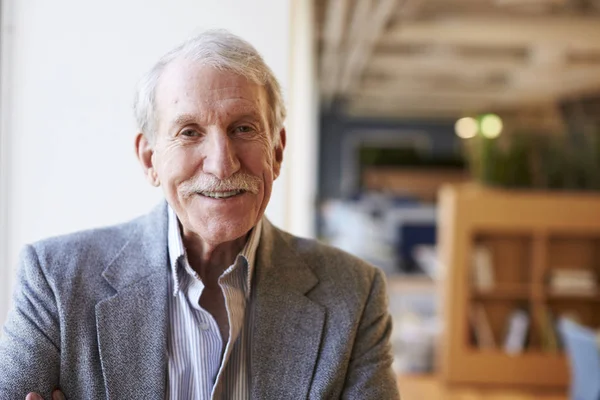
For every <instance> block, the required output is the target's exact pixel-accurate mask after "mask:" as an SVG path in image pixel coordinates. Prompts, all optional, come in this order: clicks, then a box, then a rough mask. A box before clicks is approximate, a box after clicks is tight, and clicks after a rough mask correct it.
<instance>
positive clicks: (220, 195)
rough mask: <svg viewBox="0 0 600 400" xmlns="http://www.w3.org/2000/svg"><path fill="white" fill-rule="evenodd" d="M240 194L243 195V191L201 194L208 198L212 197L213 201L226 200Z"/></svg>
mask: <svg viewBox="0 0 600 400" xmlns="http://www.w3.org/2000/svg"><path fill="white" fill-rule="evenodd" d="M240 193H242V190H231V191H229V192H202V193H201V194H202V195H203V196H206V197H212V198H213V199H224V198H227V197H231V196H235V195H236V194H240Z"/></svg>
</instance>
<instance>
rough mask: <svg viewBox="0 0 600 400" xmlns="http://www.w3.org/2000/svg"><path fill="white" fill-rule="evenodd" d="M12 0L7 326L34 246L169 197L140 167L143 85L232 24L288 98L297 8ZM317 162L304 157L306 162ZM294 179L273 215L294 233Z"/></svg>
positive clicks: (229, 1)
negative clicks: (172, 51) (167, 55)
mask: <svg viewBox="0 0 600 400" xmlns="http://www.w3.org/2000/svg"><path fill="white" fill-rule="evenodd" d="M3 3H4V7H8V8H5V9H4V10H3V11H4V13H3V14H4V17H5V21H4V22H5V25H4V27H3V31H2V34H3V39H4V40H5V41H8V47H5V48H3V49H2V51H3V57H4V56H5V55H6V54H5V53H4V51H5V50H6V51H8V54H9V55H10V57H9V59H8V60H6V61H7V62H8V64H9V65H8V68H4V67H5V66H4V65H3V68H4V69H3V71H2V73H3V84H4V83H8V87H6V86H5V87H3V92H2V93H3V101H2V113H1V114H2V125H1V126H2V131H1V134H2V135H3V137H4V139H3V141H2V142H0V144H1V145H2V146H4V151H2V152H1V153H0V167H1V168H2V172H3V175H4V180H3V183H2V184H3V185H8V186H3V187H1V189H2V192H1V193H0V202H2V204H3V205H4V206H5V207H6V206H8V218H7V220H3V219H2V214H0V242H1V243H2V247H0V252H1V253H0V256H1V258H0V323H1V322H2V321H4V319H5V316H6V312H7V309H8V304H9V294H10V285H11V281H10V279H8V278H10V277H12V274H13V272H14V270H13V268H14V267H15V266H16V263H17V256H18V252H19V249H20V248H21V247H22V246H23V244H25V243H28V242H31V241H35V240H38V239H41V238H44V237H47V236H51V235H57V234H61V233H66V232H71V231H74V230H79V229H84V228H89V227H94V226H101V225H107V224H113V223H116V222H120V221H125V220H127V219H130V218H131V217H134V216H137V215H140V214H142V213H145V212H147V211H148V210H149V209H151V208H152V207H153V206H154V205H155V204H156V203H157V202H158V201H159V199H160V198H161V194H160V191H158V190H157V189H152V188H151V187H150V186H149V185H148V184H147V183H146V181H145V180H144V179H143V176H142V173H141V170H140V168H139V166H138V164H137V161H136V159H135V156H134V152H133V137H134V133H135V126H134V121H133V117H132V115H131V100H132V96H133V88H134V85H135V82H136V80H137V79H138V77H139V76H140V75H141V73H142V72H143V71H145V70H146V69H148V68H149V67H150V66H151V64H152V63H153V62H154V61H155V60H156V59H157V57H159V56H160V55H161V54H162V53H164V52H165V51H166V50H168V49H169V48H171V47H172V46H174V45H175V44H177V43H178V42H180V41H181V40H182V39H184V38H186V37H188V36H189V35H191V34H193V33H194V32H197V31H199V30H202V29H206V28H211V27H222V28H226V29H229V30H231V31H232V32H234V33H236V34H239V35H241V36H242V37H244V38H246V39H247V40H249V41H250V42H251V43H253V44H254V45H255V46H256V47H257V48H258V50H259V51H261V53H262V54H263V55H264V57H265V59H266V61H267V63H268V64H269V65H270V66H271V67H272V68H273V70H274V71H275V74H276V75H277V76H278V78H279V79H280V81H281V82H282V84H283V87H284V90H286V92H287V89H288V88H289V87H290V82H289V74H290V64H289V63H290V54H291V52H292V50H293V49H291V48H290V11H291V10H290V4H291V3H290V0H252V1H247V0H220V1H211V0H171V1H168V2H167V1H159V0H127V1H122V0H102V1H79V0H52V1H48V0H6V1H4V2H3ZM7 73H10V78H9V79H7ZM7 81H8V82H7ZM305 108H306V107H305ZM313 117H314V115H312V116H310V118H313ZM292 134H293V132H290V133H289V135H292ZM7 146H8V147H7ZM6 154H10V157H8V158H7V157H6ZM2 155H4V157H3V156H2ZM306 157H307V154H306V150H304V151H302V152H300V155H299V156H297V157H296V161H297V162H301V161H302V160H305V159H306ZM286 161H287V160H286ZM284 162H285V161H284ZM3 163H5V164H3ZM7 171H8V173H6V172H7ZM286 171H287V172H286ZM286 171H284V173H283V175H282V177H280V179H279V180H278V181H277V182H276V183H275V187H274V194H273V198H272V200H271V204H270V206H269V209H268V211H267V213H268V215H269V217H270V218H271V219H272V220H273V221H274V222H275V223H276V224H279V225H281V226H284V227H286V215H287V213H288V212H289V204H288V198H289V196H293V195H294V189H293V188H292V189H290V187H291V186H290V185H288V184H286V181H287V180H288V179H289V166H288V169H287V170H286ZM0 180H2V176H0ZM0 211H1V210H0ZM292 229H293V228H292ZM300 233H303V234H309V235H310V233H311V232H310V230H303V231H302V232H300Z"/></svg>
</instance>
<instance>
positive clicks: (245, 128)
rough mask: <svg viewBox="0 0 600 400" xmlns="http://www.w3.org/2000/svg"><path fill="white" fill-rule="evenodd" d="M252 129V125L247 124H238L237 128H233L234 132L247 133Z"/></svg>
mask: <svg viewBox="0 0 600 400" xmlns="http://www.w3.org/2000/svg"><path fill="white" fill-rule="evenodd" d="M252 130H253V129H252V127H251V126H248V125H240V126H238V127H237V128H235V132H236V133H247V132H252Z"/></svg>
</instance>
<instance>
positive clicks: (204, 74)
mask: <svg viewBox="0 0 600 400" xmlns="http://www.w3.org/2000/svg"><path fill="white" fill-rule="evenodd" d="M156 100H157V108H156V111H157V112H158V114H159V115H160V116H161V118H159V119H162V114H163V113H164V112H166V113H167V114H168V115H169V116H168V117H167V118H165V119H166V120H167V121H168V120H170V119H171V118H175V117H176V115H174V114H178V115H180V114H184V113H186V114H199V116H200V115H202V114H204V115H205V116H208V115H207V114H214V113H215V112H222V111H223V110H224V109H228V108H231V109H230V110H228V114H229V113H236V114H237V113H245V112H248V113H253V114H257V116H258V117H259V118H260V119H261V120H263V122H264V123H267V124H268V121H269V117H268V113H269V110H268V106H267V104H268V102H267V93H266V90H265V88H264V86H262V85H259V84H257V83H254V82H252V81H249V80H248V79H246V78H245V77H243V76H240V75H237V74H235V73H232V72H228V71H219V70H216V69H214V68H211V67H208V66H203V65H197V64H189V63H177V62H174V63H173V64H171V65H169V66H168V67H167V68H166V69H165V71H164V73H163V75H162V76H161V79H160V82H159V85H158V87H157V93H156ZM165 117H166V115H165ZM165 122H166V121H165Z"/></svg>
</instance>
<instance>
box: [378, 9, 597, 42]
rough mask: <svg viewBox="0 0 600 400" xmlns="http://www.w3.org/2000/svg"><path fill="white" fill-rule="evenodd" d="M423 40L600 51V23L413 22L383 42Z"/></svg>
mask: <svg viewBox="0 0 600 400" xmlns="http://www.w3.org/2000/svg"><path fill="white" fill-rule="evenodd" d="M401 41H420V42H430V43H438V44H450V45H475V46H515V47H519V46H530V45H536V44H545V45H549V46H552V45H555V46H559V47H570V48H574V49H588V50H598V49H600V24H599V23H598V18H595V17H587V18H586V17H571V16H561V17H550V16H548V17H544V18H536V17H516V16H513V17H506V16H499V17H495V18H492V17H488V18H484V17H477V18H475V17H472V16H456V17H451V18H445V19H443V20H438V19H433V20H427V21H412V22H411V23H405V24H403V25H402V26H398V27H395V28H393V29H391V30H390V32H388V34H387V35H386V37H385V38H384V40H383V42H384V43H396V42H401Z"/></svg>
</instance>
